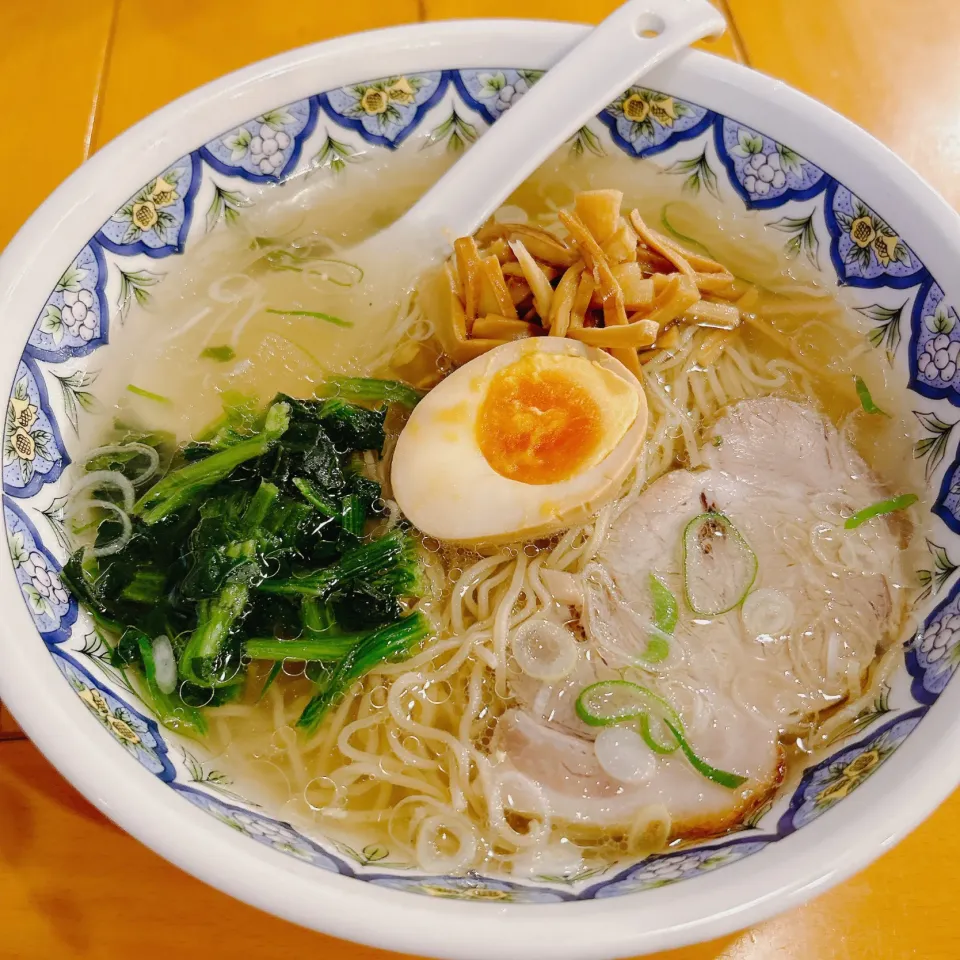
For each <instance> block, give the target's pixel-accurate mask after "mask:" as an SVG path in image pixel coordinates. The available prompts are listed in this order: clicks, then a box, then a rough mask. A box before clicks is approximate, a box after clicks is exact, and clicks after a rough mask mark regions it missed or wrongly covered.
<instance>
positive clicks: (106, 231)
mask: <svg viewBox="0 0 960 960" xmlns="http://www.w3.org/2000/svg"><path fill="white" fill-rule="evenodd" d="M200 173H201V171H200V161H199V157H198V156H197V155H195V154H192V155H191V156H189V157H182V158H181V159H180V160H178V161H177V162H176V163H173V164H171V165H170V166H169V167H167V169H166V170H164V171H163V173H161V174H160V176H159V177H157V178H156V179H154V180H151V181H150V182H149V183H148V184H147V185H146V186H145V187H144V188H143V189H142V190H140V191H139V192H138V193H136V194H134V196H132V197H131V198H130V199H129V200H128V201H127V202H126V203H125V204H124V205H123V206H122V207H121V208H120V209H119V210H118V211H117V212H116V213H115V214H114V215H113V216H112V217H111V218H110V219H109V220H108V221H107V222H106V223H105V224H104V225H103V226H102V227H101V228H100V231H99V233H98V234H97V240H99V242H100V243H101V244H102V245H103V246H104V247H106V248H107V249H108V250H112V251H113V252H114V253H120V254H126V255H130V254H134V253H145V254H147V256H150V257H166V256H169V255H170V254H171V253H182V252H183V245H184V241H185V240H186V236H187V231H188V230H189V229H190V221H191V218H192V216H193V199H194V197H195V196H196V192H197V190H198V189H199V188H200Z"/></svg>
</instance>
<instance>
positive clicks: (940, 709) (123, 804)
mask: <svg viewBox="0 0 960 960" xmlns="http://www.w3.org/2000/svg"><path fill="white" fill-rule="evenodd" d="M586 29H588V28H587V27H583V26H579V25H574V24H568V23H560V22H556V21H531V20H457V21H441V22H436V23H424V24H413V25H407V26H401V27H393V28H388V29H385V30H378V31H371V32H367V33H361V34H354V35H351V36H347V37H342V38H338V39H334V40H329V41H325V42H321V43H317V44H312V45H310V46H306V47H302V48H299V49H296V50H293V51H290V52H288V53H284V54H280V55H278V56H276V57H273V58H270V59H268V60H264V61H261V62H259V63H255V64H253V65H251V66H249V67H245V68H243V69H241V70H239V71H236V72H234V73H231V74H228V75H227V76H225V77H223V78H221V79H219V80H216V81H213V82H212V83H210V84H207V85H206V86H203V87H201V88H199V89H197V90H195V91H193V92H192V93H189V94H187V95H186V96H184V97H181V98H180V99H178V100H176V101H174V102H173V103H172V104H170V105H168V106H167V107H164V108H162V109H161V110H159V111H157V112H156V113H154V114H152V115H151V116H149V117H148V118H146V119H145V120H143V121H141V122H140V123H138V124H137V125H136V126H134V127H132V128H131V129H130V130H128V131H127V132H125V133H123V134H121V135H120V136H119V137H117V138H116V139H115V140H113V141H112V142H111V143H110V144H109V145H107V146H106V147H104V148H103V149H102V150H100V151H99V152H98V153H97V154H95V155H94V156H93V157H92V158H91V159H90V160H88V161H87V162H86V163H85V164H84V165H83V166H82V167H81V168H80V169H79V170H77V171H76V172H75V173H74V174H72V175H71V176H70V177H69V178H68V179H67V180H66V181H65V182H64V183H63V184H62V185H61V186H60V187H59V188H58V189H57V190H56V191H55V192H54V193H53V194H52V195H51V197H50V198H49V199H48V200H47V201H46V202H45V203H44V204H43V205H42V206H41V207H40V208H39V209H38V211H37V212H36V213H35V214H34V215H33V216H32V217H31V218H30V220H28V222H27V223H26V224H25V225H24V226H23V227H22V228H21V230H20V231H19V233H18V234H17V235H16V237H15V238H14V239H13V240H12V241H11V243H10V244H9V246H8V247H7V249H6V251H5V252H4V254H3V256H2V257H0V315H2V316H4V317H7V318H13V319H12V321H8V322H12V323H13V324H14V325H15V330H16V335H14V336H11V335H8V336H7V337H6V338H5V339H4V343H3V345H2V346H0V373H2V375H3V377H4V379H3V380H2V382H4V383H8V382H11V381H12V379H13V375H14V372H15V369H16V363H17V361H18V359H19V356H20V352H21V350H22V347H23V343H24V342H25V339H26V336H27V335H28V333H29V330H30V328H31V327H32V324H33V322H34V319H35V316H36V310H35V309H34V307H35V306H39V305H40V304H42V302H43V299H44V298H45V297H46V295H47V293H48V292H49V290H50V289H51V288H52V287H53V285H54V284H55V283H56V280H57V278H58V276H59V274H60V272H62V264H63V263H65V262H68V261H69V260H70V259H71V258H72V257H74V256H75V255H76V251H77V250H79V249H81V247H82V246H83V245H84V244H85V243H86V242H87V241H88V240H89V238H90V237H91V236H92V235H93V234H94V233H95V232H96V230H97V229H98V228H99V227H100V225H101V223H102V222H103V220H104V219H105V218H106V216H108V215H109V211H112V210H113V209H116V208H117V207H119V206H120V205H121V204H122V203H123V202H125V201H126V199H127V198H128V197H129V196H130V195H132V194H133V193H134V192H135V191H136V190H137V189H139V187H140V186H142V184H143V183H144V182H146V180H148V179H149V177H150V176H151V175H154V174H155V173H156V171H157V170H159V169H163V166H164V164H166V163H169V162H173V161H174V160H176V159H177V158H178V157H179V156H182V155H183V154H184V153H186V152H188V151H189V150H192V149H195V147H196V146H198V145H199V144H200V143H202V142H204V141H205V140H206V139H208V138H209V137H210V136H211V135H215V133H214V131H219V130H221V129H227V128H229V126H230V125H231V124H233V123H241V122H243V121H245V120H247V119H248V118H249V117H250V116H253V115H256V114H257V113H259V112H262V111H263V110H267V109H270V108H272V107H275V106H276V105H277V104H280V103H286V102H290V101H292V100H295V99H297V97H298V96H304V95H307V94H311V93H316V92H319V91H321V90H327V89H331V88H334V87H337V86H340V85H343V84H346V83H348V82H351V81H358V80H367V79H369V78H370V75H371V74H374V73H378V74H379V75H387V74H391V73H403V72H409V71H412V70H417V71H422V70H429V69H441V68H466V67H475V68H482V67H487V68H491V67H497V66H503V65H504V64H508V65H519V64H524V65H527V66H530V67H532V68H536V67H547V66H549V65H550V64H551V63H552V62H554V61H555V60H556V59H557V58H558V57H559V56H560V55H561V54H562V53H563V52H564V51H565V50H566V49H567V48H568V47H569V46H570V45H572V44H573V43H574V42H576V41H577V40H578V39H579V37H580V36H581V35H582V34H583V32H584V31H585V30H586ZM364 65H366V66H364ZM645 83H649V84H650V85H651V86H653V87H657V86H660V87H661V88H663V89H666V90H669V91H670V93H671V94H674V95H676V96H680V97H688V98H689V99H691V100H693V101H694V102H696V103H699V104H702V105H703V106H707V107H711V108H715V109H717V111H718V112H719V113H721V114H724V115H727V116H735V115H736V113H737V109H738V108H736V107H731V106H730V104H735V103H737V101H738V98H739V99H740V100H741V101H743V102H744V104H745V106H744V111H743V112H746V113H749V122H750V124H751V125H753V126H755V127H756V128H757V129H759V130H762V131H763V132H764V133H765V134H767V135H769V136H771V137H774V138H776V139H777V140H778V141H780V142H785V143H788V144H790V146H791V147H794V148H795V149H797V150H799V151H800V152H801V153H802V154H803V155H804V156H805V157H807V158H808V159H810V160H811V161H812V162H814V163H816V164H817V165H818V166H821V167H822V168H823V169H825V170H826V171H827V172H828V173H829V174H830V175H832V176H834V177H835V178H836V179H837V180H838V181H839V182H840V183H855V184H856V186H857V190H858V195H859V196H861V197H862V198H863V199H864V201H865V202H866V203H868V204H869V205H870V206H871V207H874V208H878V209H880V210H881V211H883V214H884V216H888V211H889V210H890V207H891V206H893V205H894V204H895V203H896V202H897V198H898V197H900V198H905V197H909V204H910V209H909V210H908V209H907V208H906V207H904V208H903V209H902V210H901V212H900V213H899V214H898V215H897V220H898V224H902V223H906V222H913V223H915V224H917V229H916V230H915V231H914V233H913V234H911V233H910V231H908V230H904V231H903V232H904V233H905V234H907V236H909V238H910V244H911V247H912V248H913V249H914V250H915V251H916V253H917V256H918V257H919V259H920V260H921V261H922V262H923V263H924V264H926V265H927V267H928V268H929V270H930V272H931V274H932V275H933V276H935V277H937V278H938V279H939V281H940V283H941V285H942V286H943V287H944V290H945V291H946V292H947V294H948V296H949V295H950V294H951V293H952V294H953V295H954V296H956V294H957V290H956V289H955V287H956V283H955V282H954V281H952V280H949V279H947V278H950V277H952V275H953V271H951V269H950V266H951V263H952V262H955V261H956V258H957V256H958V255H960V240H958V238H960V229H958V227H960V217H958V216H957V214H956V213H954V211H953V210H952V209H951V208H950V207H949V206H948V205H947V204H946V202H945V201H944V200H942V199H941V198H940V197H939V196H938V195H937V194H936V193H935V192H934V191H933V189H932V188H931V187H929V186H928V185H927V184H926V183H925V182H924V181H922V180H921V179H920V178H919V177H918V176H917V175H916V174H915V173H913V172H912V171H911V170H910V169H909V168H908V167H907V166H906V165H905V164H904V163H903V162H902V161H901V160H899V159H898V158H897V157H896V156H895V155H894V154H892V153H891V152H890V151H889V150H888V149H887V148H886V147H884V146H882V145H881V144H880V143H879V142H877V141H876V140H875V139H874V138H873V137H871V136H870V135H869V134H867V133H865V132H864V131H863V130H861V129H860V128H858V127H856V126H855V125H854V124H852V123H851V122H849V121H847V120H845V119H844V118H842V117H840V116H839V115H838V114H836V113H834V112H833V111H832V110H830V109H829V108H827V107H825V106H823V105H822V104H819V103H817V102H815V101H813V100H811V99H810V98H808V97H806V96H805V95H803V94H801V93H799V92H798V91H795V90H793V89H792V88H790V87H789V86H787V85H786V84H784V83H782V82H780V81H776V80H773V79H772V78H769V77H767V76H765V75H763V74H760V73H757V72H755V71H752V70H750V69H748V68H746V67H743V66H741V65H739V64H735V63H732V62H729V61H726V60H723V59H720V58H718V57H714V56H710V55H709V54H704V53H700V52H697V51H687V52H685V53H683V54H682V55H680V56H678V57H677V58H675V59H674V60H673V61H671V62H670V63H668V64H666V65H664V66H663V67H661V68H659V69H658V70H657V71H655V72H654V73H652V74H651V75H650V76H649V77H648V78H647V79H646V80H645ZM720 104H725V105H724V106H720ZM738 119H739V118H738ZM861 187H862V190H861ZM100 211H103V212H104V213H103V214H102V215H101V213H100ZM891 219H893V218H891ZM21 334H22V335H23V339H20V335H21ZM15 587H16V581H15V577H14V576H13V571H12V565H11V564H10V562H9V561H8V560H2V561H0V596H2V597H3V598H4V601H5V610H6V616H5V617H4V620H3V623H2V624H0V697H2V699H3V700H4V701H5V702H6V703H7V705H8V706H9V707H10V708H11V710H12V711H13V713H14V715H15V716H17V718H18V720H19V722H20V723H21V725H22V726H23V728H24V730H25V732H26V733H27V734H28V736H30V737H31V739H33V741H34V742H35V743H36V744H37V746H38V747H39V748H40V749H41V751H42V752H43V753H44V754H45V756H46V757H47V758H48V759H49V760H51V762H52V763H53V764H54V765H55V766H56V767H57V768H58V770H60V772H61V773H62V774H63V775H64V776H65V777H66V778H67V779H68V780H70V781H71V783H73V785H74V786H76V787H77V788H78V789H79V790H80V791H81V792H82V793H83V794H84V795H85V796H86V797H87V798H88V799H89V800H90V801H91V802H92V803H94V804H95V805H96V806H97V807H98V808H99V809H100V810H101V811H102V812H103V813H105V814H106V815H107V816H108V817H110V818H111V819H112V820H114V821H115V822H116V823H117V824H119V825H120V826H121V827H123V828H124V829H125V830H126V831H127V832H129V833H131V834H132V835H133V836H135V837H136V838H137V839H139V840H140V841H141V842H143V843H144V844H145V845H147V846H148V847H150V848H151V849H153V850H155V851H156V852H157V853H159V854H161V855H162V856H164V857H165V858H166V859H168V860H170V861H171V862H173V863H175V864H177V865H178V866H180V867H182V868H183V869H184V870H186V871H187V872H189V873H191V874H193V875H194V876H197V877H199V878H200V879H202V880H204V881H206V882H207V883H209V884H211V885H212V886H214V887H217V888H219V889H221V890H224V891H226V892H228V893H230V894H232V895H233V896H235V897H237V898H238V899H241V900H243V901H245V902H247V903H250V904H252V905H254V906H257V907H260V908H261V909H264V910H267V911H269V912H271V913H274V914H276V915H278V916H281V917H284V918H286V919H288V920H292V921H294V922H296V923H299V924H301V925H303V926H306V927H310V928H313V929H316V930H320V931H322V932H325V933H329V934H332V935H335V936H340V937H345V938H347V939H350V940H354V941H359V942H362V943H367V944H371V945H374V946H378V947H382V948H385V949H394V950H402V951H407V952H416V953H421V954H426V955H429V956H442V957H456V958H473V957H477V958H481V957H489V956H491V955H494V954H495V953H496V952H498V951H500V950H502V949H503V945H504V944H505V943H509V944H510V946H511V949H512V951H513V952H514V954H515V955H516V956H522V957H527V958H539V957H543V958H545V960H546V958H551V960H565V958H569V960H585V958H592V957H597V958H600V957H614V956H626V955H631V954H637V953H647V952H651V951H655V950H663V949H668V948H673V947H678V946H682V945H685V944H688V943H691V942H695V941H701V940H707V939H711V938H715V937H718V936H722V935H724V934H728V933H731V932H733V931H735V930H738V929H741V928H743V927H745V926H748V925H750V924H754V923H756V922H758V921H760V920H763V919H765V918H767V917H769V916H771V915H772V914H774V913H777V912H780V911H781V910H784V909H786V908H788V907H790V906H793V905H795V904H798V903H801V902H803V901H805V900H807V899H809V898H811V897H812V896H814V895H816V894H818V893H820V892H822V891H823V890H825V889H827V888H828V887H830V886H832V885H834V884H836V883H838V882H839V881H841V880H842V879H844V878H845V877H847V876H849V875H850V874H852V873H853V872H855V871H856V870H858V869H860V868H862V867H863V866H865V865H866V864H867V863H869V862H870V861H871V860H873V859H874V858H875V857H877V856H879V854H880V853H882V852H883V851H885V850H886V849H888V848H889V847H891V846H892V845H893V844H895V843H896V842H897V841H898V840H900V839H901V838H902V837H903V836H904V835H905V834H906V833H907V832H908V831H909V830H911V829H913V828H914V827H915V826H916V825H917V824H919V822H920V821H921V820H923V819H924V818H925V817H926V816H928V815H929V814H930V813H931V812H932V811H933V810H934V809H935V807H936V806H937V805H939V803H940V802H942V800H943V799H945V798H946V796H947V795H948V794H949V793H950V792H951V791H952V790H953V789H954V788H955V787H956V786H957V783H958V782H960V750H957V749H956V747H957V745H958V744H960V709H958V708H960V681H958V682H955V683H953V684H949V685H948V686H947V689H946V690H945V691H944V693H943V694H942V695H941V696H940V698H939V700H938V701H937V702H936V703H935V704H934V705H933V706H932V707H931V708H930V710H929V711H928V713H927V714H926V715H925V717H924V721H923V729H924V731H925V732H924V734H923V736H922V737H917V736H916V734H915V735H914V738H913V739H912V741H911V742H912V744H913V746H912V747H911V748H910V750H904V749H900V750H898V751H896V752H895V753H894V754H893V756H891V757H890V759H889V760H888V761H887V762H886V763H884V764H883V766H882V767H881V768H880V769H879V770H878V771H877V772H876V773H875V774H874V775H873V776H872V777H871V778H870V783H869V784H864V786H863V788H862V789H858V790H857V791H856V792H854V793H852V794H851V795H850V796H849V797H847V798H846V799H845V800H844V802H843V803H842V804H839V805H837V807H836V808H835V809H832V810H830V811H829V812H828V813H826V814H825V815H824V816H822V817H820V818H819V819H818V820H816V821H814V822H813V823H810V824H808V825H807V826H805V827H804V829H803V839H802V840H801V839H800V838H799V837H798V836H789V837H786V838H784V839H781V840H779V841H778V842H777V843H776V844H775V845H770V847H768V848H767V849H765V850H762V851H760V852H759V853H757V854H755V855H754V856H752V857H750V858H748V860H746V861H744V862H740V863H734V864H730V865H728V866H725V868H724V870H723V871H722V874H721V875H720V877H717V876H712V875H709V874H707V875H704V876H700V877H697V878H694V879H691V880H687V881H685V883H684V888H683V896H682V897H679V896H677V895H676V892H675V891H672V890H670V889H669V888H662V889H658V890H648V891H644V892H643V894H642V898H640V899H638V898H637V896H636V895H627V896H625V897H616V898H609V899H604V900H591V901H580V902H575V903H565V904H562V905H561V904H496V905H494V904H484V905H478V904H475V903H464V902H459V901H451V900H437V899H428V898H426V897H417V898H413V897H411V896H410V895H409V894H407V893H404V892H399V891H395V890H389V889H385V888H382V887H378V886H376V885H374V884H370V883H363V884H361V883H357V882H356V881H355V880H354V879H352V878H348V877H342V876H338V875H334V874H330V873H327V872H324V871H321V870H318V869H316V868H315V867H312V866H310V865H308V864H302V863H299V862H297V861H296V860H294V859H292V858H290V857H285V856H282V855H281V854H280V853H278V852H275V851H272V850H268V849H266V848H264V847H262V846H261V845H258V844H256V843H251V842H249V840H248V839H247V838H241V837H237V836H236V835H235V834H234V833H233V832H232V831H228V830H226V829H219V828H216V827H214V828H211V824H212V821H211V819H210V817H209V816H208V815H207V814H205V813H203V812H202V811H200V810H197V809H195V808H194V807H193V805H191V804H188V803H185V802H183V800H182V799H181V798H177V797H176V795H175V794H176V791H171V790H167V789H163V787H165V785H162V784H160V783H158V781H157V780H156V778H155V777H153V776H151V775H150V774H149V773H148V772H147V771H145V770H143V769H142V768H140V767H139V765H135V764H132V763H130V762H129V760H127V759H125V758H124V756H123V754H122V753H121V752H120V751H118V750H116V748H115V747H113V746H111V745H109V742H108V740H107V738H106V737H102V736H97V735H96V734H94V733H93V732H92V731H94V730H95V729H97V724H96V721H95V720H94V719H93V718H92V717H91V716H90V715H89V713H88V711H87V710H86V708H85V707H83V706H82V704H81V703H80V702H79V700H78V698H76V697H74V696H66V691H67V689H68V687H67V685H65V684H63V680H62V677H61V675H60V673H59V671H58V670H57V669H56V667H55V665H54V663H53V662H52V658H51V657H50V656H49V654H48V652H47V648H46V646H45V645H44V644H43V643H42V642H33V640H32V639H31V640H30V641H29V642H23V641H22V638H23V637H25V636H26V637H29V636H31V634H32V635H35V634H36V629H35V627H34V625H33V623H32V621H31V620H30V618H29V616H28V614H27V612H26V609H25V607H24V605H23V604H22V603H21V602H19V598H16V599H15V593H16V591H15V589H14V588H15ZM56 690H61V694H59V695H58V694H56V693H54V691H56ZM838 835H842V837H843V842H842V843H838V842H837V836H838ZM774 851H776V853H774ZM371 915H372V916H376V918H377V919H376V923H375V925H371V924H370V917H371ZM494 916H495V917H496V921H495V922H491V920H493V918H494ZM604 920H608V921H609V922H603V921H604Z"/></svg>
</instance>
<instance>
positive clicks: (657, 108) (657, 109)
mask: <svg viewBox="0 0 960 960" xmlns="http://www.w3.org/2000/svg"><path fill="white" fill-rule="evenodd" d="M650 115H651V116H652V117H653V119H654V120H656V121H657V123H659V124H660V126H661V127H672V126H673V121H674V120H676V119H677V105H676V103H675V102H674V99H673V97H661V98H660V99H659V100H652V101H651V102H650Z"/></svg>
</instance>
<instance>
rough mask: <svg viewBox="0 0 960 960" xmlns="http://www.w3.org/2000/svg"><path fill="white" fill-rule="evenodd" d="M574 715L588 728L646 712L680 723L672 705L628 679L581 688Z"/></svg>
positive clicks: (617, 721)
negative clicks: (669, 717) (667, 716)
mask: <svg viewBox="0 0 960 960" xmlns="http://www.w3.org/2000/svg"><path fill="white" fill-rule="evenodd" d="M575 708H576V711H577V716H578V717H579V718H580V719H581V720H582V721H583V722H584V723H586V724H588V725H589V726H591V727H609V726H611V725H612V724H614V723H624V722H627V721H636V720H639V719H640V717H641V716H644V715H646V714H649V713H653V714H656V715H658V716H659V715H660V714H666V715H669V716H671V717H673V718H675V719H676V720H677V722H679V720H680V718H679V717H678V716H677V713H676V711H675V710H674V709H673V707H671V706H670V704H669V703H667V701H666V700H664V699H663V697H660V696H657V694H655V693H654V692H653V691H652V690H650V689H648V688H647V687H643V686H641V685H640V684H639V683H632V682H631V681H630V680H601V681H600V682H599V683H591V684H590V686H588V687H584V688H583V689H582V690H581V691H580V696H578V697H577V702H576V705H575Z"/></svg>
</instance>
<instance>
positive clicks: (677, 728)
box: [576, 680, 747, 790]
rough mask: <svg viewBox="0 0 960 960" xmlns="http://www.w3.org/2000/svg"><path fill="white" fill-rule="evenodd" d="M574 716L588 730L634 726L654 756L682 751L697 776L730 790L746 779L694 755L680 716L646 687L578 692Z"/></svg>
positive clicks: (620, 683)
mask: <svg viewBox="0 0 960 960" xmlns="http://www.w3.org/2000/svg"><path fill="white" fill-rule="evenodd" d="M576 711H577V716H578V717H579V718H580V719H581V720H582V721H583V722H584V723H586V724H588V725H589V726H591V727H610V726H613V725H615V724H618V723H636V724H637V726H638V727H639V730H640V736H641V737H642V738H643V741H644V743H646V745H647V746H648V747H649V748H650V749H651V750H652V751H653V752H654V753H658V754H661V755H663V754H669V753H674V752H675V751H676V750H677V749H678V748H679V749H680V750H682V751H683V755H684V756H685V757H686V758H687V760H688V761H689V763H690V765H691V766H692V767H693V768H694V770H696V771H697V773H699V774H701V775H702V776H704V777H706V778H707V779H708V780H712V781H713V782H714V783H718V784H720V786H722V787H728V788H729V789H731V790H733V789H735V788H736V787H739V786H740V785H741V784H742V783H745V782H746V780H747V778H746V777H742V776H740V774H739V773H729V772H727V771H726V770H718V769H717V768H716V767H713V766H711V765H710V764H709V763H707V762H706V760H702V759H701V758H700V757H698V756H697V755H696V754H695V753H694V752H693V749H692V747H691V746H690V744H689V743H688V742H687V738H686V736H685V734H684V730H683V721H682V720H681V719H680V715H679V714H678V713H677V711H676V710H674V709H673V707H672V706H670V704H669V703H668V702H667V701H666V700H664V699H663V697H661V696H658V695H657V694H655V693H654V692H653V691H652V690H650V689H648V688H647V687H644V686H641V685H640V684H639V683H632V682H631V681H629V680H601V681H600V682H599V683H592V684H590V686H588V687H584V688H583V690H581V691H580V696H579V697H577V702H576Z"/></svg>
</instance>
